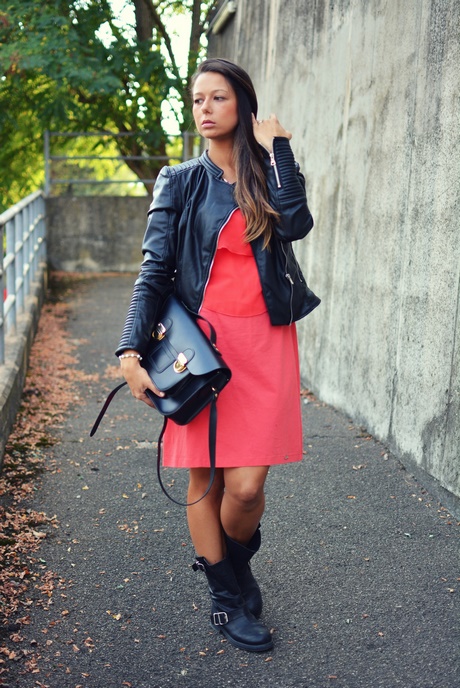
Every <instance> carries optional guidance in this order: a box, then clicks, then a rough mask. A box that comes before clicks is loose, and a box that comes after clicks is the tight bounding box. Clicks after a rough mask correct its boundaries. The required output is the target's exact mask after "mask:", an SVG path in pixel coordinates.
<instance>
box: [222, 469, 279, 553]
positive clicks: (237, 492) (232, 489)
mask: <svg viewBox="0 0 460 688" xmlns="http://www.w3.org/2000/svg"><path fill="white" fill-rule="evenodd" d="M268 470H269V469H268V466H250V467H245V468H224V469H223V472H224V483H225V492H224V495H223V498H222V503H221V508H220V521H221V524H222V527H223V529H224V531H225V532H226V533H227V535H228V536H229V537H230V538H232V540H236V541H237V542H241V543H243V544H246V543H248V542H249V541H250V539H251V537H252V536H253V535H254V533H255V531H256V530H257V526H258V525H259V523H260V519H261V518H262V514H263V512H264V509H265V494H264V486H265V480H266V478H267V474H268Z"/></svg>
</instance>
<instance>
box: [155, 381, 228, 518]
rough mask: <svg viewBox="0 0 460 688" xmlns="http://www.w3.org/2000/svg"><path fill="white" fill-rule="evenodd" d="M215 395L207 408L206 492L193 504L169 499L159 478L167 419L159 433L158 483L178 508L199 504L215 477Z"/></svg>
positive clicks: (166, 492)
mask: <svg viewBox="0 0 460 688" xmlns="http://www.w3.org/2000/svg"><path fill="white" fill-rule="evenodd" d="M216 402H217V394H216V396H215V397H214V399H213V401H212V402H211V405H210V408H209V440H208V441H209V465H210V473H209V483H208V486H207V488H206V490H205V491H204V492H203V494H202V495H201V497H199V498H198V499H196V500H195V501H194V502H179V501H178V500H177V499H174V497H171V495H170V494H169V492H168V491H167V489H166V488H165V486H164V483H163V480H162V478H161V445H162V442H163V435H164V434H165V431H166V426H167V424H168V419H167V418H165V419H164V422H163V427H162V429H161V432H160V436H159V437H158V452H157V476H158V482H159V483H160V487H161V489H162V490H163V492H164V494H165V495H166V496H167V498H168V499H170V500H171V502H174V504H178V505H179V506H193V505H194V504H198V502H201V500H202V499H204V498H205V497H206V495H207V494H209V491H210V490H211V487H212V485H213V482H214V477H215V475H216V436H217V403H216Z"/></svg>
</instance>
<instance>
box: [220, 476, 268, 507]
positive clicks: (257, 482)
mask: <svg viewBox="0 0 460 688" xmlns="http://www.w3.org/2000/svg"><path fill="white" fill-rule="evenodd" d="M266 474H267V473H266V471H263V470H262V471H244V472H242V473H241V474H230V475H229V474H228V472H227V473H226V480H225V492H226V493H228V495H229V496H230V497H231V498H232V499H233V500H234V501H236V502H237V503H238V504H239V505H240V506H241V507H242V508H251V507H254V506H256V505H258V504H260V502H261V501H263V499H264V486H265V478H266Z"/></svg>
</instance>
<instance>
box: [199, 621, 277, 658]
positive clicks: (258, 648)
mask: <svg viewBox="0 0 460 688" xmlns="http://www.w3.org/2000/svg"><path fill="white" fill-rule="evenodd" d="M210 626H211V628H212V629H213V630H214V631H217V632H218V633H222V635H223V636H224V637H225V638H226V639H227V640H228V642H229V643H230V644H231V645H233V646H234V647H237V648H239V649H240V650H246V651H247V652H267V651H268V650H271V649H272V648H273V640H270V641H269V642H268V643H262V644H261V645H248V644H247V643H242V642H240V641H239V640H235V638H233V637H232V636H231V635H230V634H229V633H228V632H226V631H225V629H224V628H223V627H222V626H214V624H212V623H211V624H210Z"/></svg>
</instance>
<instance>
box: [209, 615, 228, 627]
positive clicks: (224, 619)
mask: <svg viewBox="0 0 460 688" xmlns="http://www.w3.org/2000/svg"><path fill="white" fill-rule="evenodd" d="M228 621H229V619H228V614H227V612H214V614H213V615H212V622H213V624H214V625H215V626H225V624H228Z"/></svg>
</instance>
